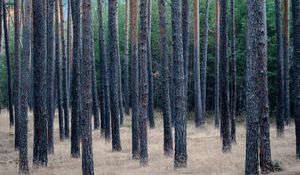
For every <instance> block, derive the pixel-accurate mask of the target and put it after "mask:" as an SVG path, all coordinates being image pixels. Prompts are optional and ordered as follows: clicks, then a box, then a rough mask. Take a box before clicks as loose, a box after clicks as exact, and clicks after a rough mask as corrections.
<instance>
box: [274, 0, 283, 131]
mask: <svg viewBox="0 0 300 175" xmlns="http://www.w3.org/2000/svg"><path fill="white" fill-rule="evenodd" d="M275 11H276V57H277V58H276V59H277V115H276V128H277V136H279V137H280V136H283V135H284V101H283V100H284V86H283V58H282V57H283V55H282V29H281V25H282V24H281V0H276V1H275Z"/></svg>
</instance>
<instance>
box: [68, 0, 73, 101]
mask: <svg viewBox="0 0 300 175" xmlns="http://www.w3.org/2000/svg"><path fill="white" fill-rule="evenodd" d="M71 16H72V8H71V2H70V0H68V15H67V20H68V23H67V80H68V81H67V83H68V85H67V88H68V92H69V94H68V96H69V101H70V99H72V98H71V95H72V92H71V74H70V72H71V69H72V66H71V64H72V30H71V26H72V17H71Z"/></svg>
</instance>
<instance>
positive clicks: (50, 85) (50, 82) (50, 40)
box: [47, 0, 54, 154]
mask: <svg viewBox="0 0 300 175" xmlns="http://www.w3.org/2000/svg"><path fill="white" fill-rule="evenodd" d="M53 17H54V1H53V0H47V118H48V153H49V154H53V153H54V129H53V121H54V106H53V105H54V59H53V58H54V52H53V51H54V31H53V27H54V25H53V24H54V21H53V20H54V18H53Z"/></svg>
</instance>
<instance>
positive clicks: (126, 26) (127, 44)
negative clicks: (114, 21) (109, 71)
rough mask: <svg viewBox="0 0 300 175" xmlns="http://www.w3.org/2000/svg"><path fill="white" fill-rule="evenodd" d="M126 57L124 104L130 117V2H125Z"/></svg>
mask: <svg viewBox="0 0 300 175" xmlns="http://www.w3.org/2000/svg"><path fill="white" fill-rule="evenodd" d="M125 3H126V4H125V56H124V67H125V69H124V73H125V76H124V79H125V80H124V81H125V83H124V103H125V113H126V114H127V115H129V96H130V91H129V84H128V80H129V72H128V71H129V70H128V69H129V67H128V56H129V30H128V26H129V25H128V24H129V14H128V13H129V0H126V1H125Z"/></svg>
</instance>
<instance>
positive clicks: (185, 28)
mask: <svg viewBox="0 0 300 175" xmlns="http://www.w3.org/2000/svg"><path fill="white" fill-rule="evenodd" d="M189 3H190V2H189V0H182V4H181V10H182V11H181V12H182V23H181V24H182V43H183V61H184V82H185V85H184V91H185V96H186V97H187V96H188V91H189V88H188V83H189V17H190V5H189ZM185 100H186V101H185V103H186V104H185V108H186V110H187V109H188V100H187V99H185ZM186 112H187V111H186Z"/></svg>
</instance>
